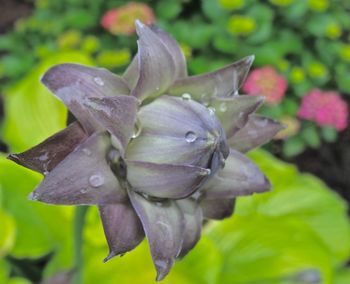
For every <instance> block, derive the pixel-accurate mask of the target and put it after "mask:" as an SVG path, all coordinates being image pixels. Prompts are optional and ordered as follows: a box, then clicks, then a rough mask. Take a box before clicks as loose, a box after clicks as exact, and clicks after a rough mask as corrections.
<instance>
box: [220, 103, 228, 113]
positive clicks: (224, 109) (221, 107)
mask: <svg viewBox="0 0 350 284" xmlns="http://www.w3.org/2000/svg"><path fill="white" fill-rule="evenodd" d="M219 109H220V111H221V112H225V111H226V110H227V105H226V103H221V104H220V107H219Z"/></svg>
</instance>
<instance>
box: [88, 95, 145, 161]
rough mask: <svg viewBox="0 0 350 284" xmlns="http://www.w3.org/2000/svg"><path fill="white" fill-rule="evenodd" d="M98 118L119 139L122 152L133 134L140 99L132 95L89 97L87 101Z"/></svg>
mask: <svg viewBox="0 0 350 284" xmlns="http://www.w3.org/2000/svg"><path fill="white" fill-rule="evenodd" d="M85 105H86V106H87V107H88V109H89V110H90V112H91V113H92V114H93V116H94V117H95V118H96V120H97V121H98V122H99V123H100V124H101V125H102V126H103V127H104V128H106V129H107V130H108V131H109V132H110V133H111V134H112V135H114V137H115V138H116V139H117V141H118V144H119V145H118V149H120V150H121V152H122V154H123V153H124V149H125V148H126V146H127V145H128V142H129V140H130V138H131V136H132V135H133V131H134V125H135V123H136V114H137V109H138V105H139V103H138V100H137V99H136V98H135V97H131V96H123V95H122V96H113V97H104V98H89V99H87V101H86V102H85Z"/></svg>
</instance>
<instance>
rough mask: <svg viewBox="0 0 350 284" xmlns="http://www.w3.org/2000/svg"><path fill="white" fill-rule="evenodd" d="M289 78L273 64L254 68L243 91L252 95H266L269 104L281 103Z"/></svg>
mask: <svg viewBox="0 0 350 284" xmlns="http://www.w3.org/2000/svg"><path fill="white" fill-rule="evenodd" d="M287 86H288V83H287V80H286V79H285V78H284V77H283V76H282V75H280V74H278V73H277V71H276V70H275V69H274V68H273V67H271V66H265V67H262V68H258V69H255V70H253V71H252V72H251V73H250V75H249V76H248V78H247V80H246V82H245V84H244V85H243V91H244V92H246V93H247V94H248V95H252V96H265V97H266V102H267V103H268V104H277V103H279V102H280V101H281V100H282V99H283V97H284V95H285V92H286V90H287Z"/></svg>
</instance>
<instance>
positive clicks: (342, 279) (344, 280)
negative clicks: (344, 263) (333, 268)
mask: <svg viewBox="0 0 350 284" xmlns="http://www.w3.org/2000/svg"><path fill="white" fill-rule="evenodd" d="M349 283H350V269H349V268H344V269H341V270H340V271H338V272H337V274H336V277H335V281H334V284H349Z"/></svg>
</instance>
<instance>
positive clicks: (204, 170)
mask: <svg viewBox="0 0 350 284" xmlns="http://www.w3.org/2000/svg"><path fill="white" fill-rule="evenodd" d="M210 173H211V170H210V169H202V170H201V171H200V173H199V174H200V175H202V176H208V175H210Z"/></svg>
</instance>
